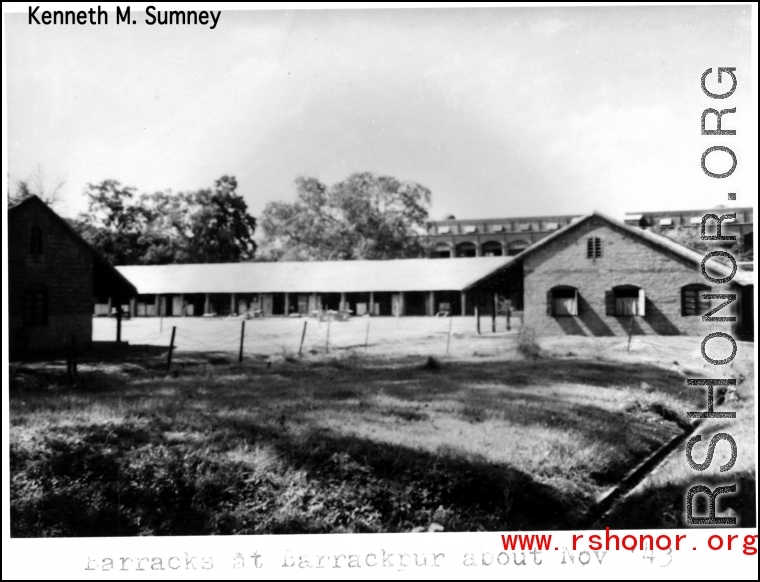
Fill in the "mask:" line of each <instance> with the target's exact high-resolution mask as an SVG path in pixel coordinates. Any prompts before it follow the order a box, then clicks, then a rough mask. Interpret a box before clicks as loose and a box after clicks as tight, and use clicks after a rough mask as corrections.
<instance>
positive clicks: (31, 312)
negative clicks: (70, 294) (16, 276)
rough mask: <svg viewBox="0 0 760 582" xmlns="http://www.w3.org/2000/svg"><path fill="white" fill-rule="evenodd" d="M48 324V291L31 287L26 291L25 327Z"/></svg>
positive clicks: (39, 286) (36, 286) (41, 287)
mask: <svg viewBox="0 0 760 582" xmlns="http://www.w3.org/2000/svg"><path fill="white" fill-rule="evenodd" d="M46 324H47V289H46V288H45V287H44V286H42V285H30V286H29V287H27V288H26V289H24V325H46Z"/></svg>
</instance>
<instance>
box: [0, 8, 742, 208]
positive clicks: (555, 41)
mask: <svg viewBox="0 0 760 582" xmlns="http://www.w3.org/2000/svg"><path fill="white" fill-rule="evenodd" d="M167 4H168V3H164V4H159V5H158V8H159V9H161V8H165V7H166V6H167ZM101 5H103V6H104V7H107V6H113V5H109V4H108V3H101ZM126 5H127V4H126V3H123V4H120V6H122V7H124V6H126ZM26 6H27V5H21V9H23V10H24V11H25V10H26ZM90 6H97V5H95V4H86V3H79V4H78V5H77V7H76V8H77V9H81V8H82V7H84V8H87V7H90ZM132 6H133V9H135V8H134V7H136V6H145V4H143V5H138V4H132ZM222 6H225V5H222ZM43 8H44V6H43ZM178 8H180V9H181V8H187V9H193V10H201V9H209V10H216V9H218V8H219V5H217V4H212V3H208V4H203V3H201V4H199V5H192V6H190V5H178V6H172V7H171V9H173V10H176V9H178ZM4 9H5V5H4ZM51 9H61V7H59V6H57V5H56V6H52V7H51ZM110 9H111V10H114V8H110ZM750 13H751V9H750V7H749V6H747V5H738V6H725V5H722V6H683V5H682V6H648V7H647V6H638V7H632V6H626V7H599V6H587V7H568V6H563V7H501V8H435V9H409V8H401V9H386V10H369V9H357V10H343V9H312V10H302V9H288V10H267V11H262V10H244V11H243V10H224V11H223V12H222V14H221V17H220V19H219V23H218V25H217V27H216V28H215V29H213V30H211V29H210V28H209V27H208V26H205V27H204V26H200V25H199V26H155V25H154V26H148V25H147V24H145V15H144V14H141V13H134V12H133V18H135V20H137V24H135V25H131V26H128V25H124V24H120V25H116V23H115V20H116V19H115V13H114V12H111V13H110V14H109V22H108V24H107V25H101V26H90V25H88V26H63V25H59V26H39V25H29V24H28V21H27V15H26V12H24V13H21V14H5V34H4V43H5V47H4V55H5V59H6V60H5V75H6V79H5V82H4V83H3V86H4V91H6V99H7V124H6V126H5V127H4V130H5V131H7V155H8V165H7V174H8V178H9V182H10V185H11V187H12V186H13V184H14V183H15V182H16V181H17V180H19V179H24V178H26V177H28V176H30V175H31V174H33V173H34V172H35V170H36V168H42V169H43V171H44V173H45V176H46V177H47V179H48V180H49V181H50V182H51V183H52V182H54V181H64V186H63V188H62V189H61V194H62V200H61V202H60V204H59V205H58V206H57V207H56V209H57V210H58V211H59V212H60V213H61V214H63V215H67V216H72V215H75V214H77V213H78V212H81V211H83V210H85V209H86V198H85V197H84V195H83V193H82V192H83V190H84V188H85V186H86V185H87V183H96V182H99V181H101V180H105V179H116V180H118V181H120V182H121V183H122V184H123V185H128V186H134V187H135V188H137V189H138V191H140V192H154V191H158V190H167V189H170V190H172V191H175V192H177V191H184V190H194V189H198V188H208V187H211V186H212V184H213V182H214V180H216V179H218V178H219V177H221V176H222V175H225V174H226V175H233V176H235V177H236V178H237V180H238V184H239V187H238V192H239V193H240V194H241V195H243V196H244V198H245V200H246V202H247V203H248V205H249V209H250V211H251V213H252V214H254V215H259V214H260V213H261V212H262V210H263V208H264V206H265V204H266V203H267V202H268V201H273V200H278V201H291V200H293V199H294V198H295V184H294V180H295V178H296V177H298V176H313V177H316V178H318V179H320V180H321V181H323V182H325V183H327V184H332V183H335V182H337V181H340V180H342V179H344V178H346V177H348V176H349V175H350V174H351V173H353V172H359V171H370V172H374V173H377V174H381V175H390V176H394V177H396V178H399V179H401V180H411V181H415V182H418V183H420V184H422V185H424V186H426V187H428V188H429V189H430V190H431V191H432V206H431V210H430V217H431V218H432V219H441V218H444V217H446V216H447V215H454V216H456V217H457V218H463V219H464V218H488V217H501V216H534V215H546V214H565V213H573V214H580V213H586V212H591V211H594V210H597V211H601V212H606V213H608V214H610V215H612V216H616V217H622V216H623V214H624V213H625V212H634V211H641V210H668V209H689V208H702V207H710V206H714V205H716V204H728V202H727V192H736V193H737V200H736V202H735V203H734V204H737V205H752V199H753V197H754V195H756V192H757V169H756V168H757V166H756V162H754V160H755V159H756V157H755V156H756V154H757V151H756V143H757V119H756V118H755V115H754V112H753V111H752V104H753V102H754V101H753V98H752V90H753V88H752V87H753V82H754V80H753V79H752V74H751V61H750V56H751V52H750V40H751V39H750V29H751V24H750ZM725 66H730V67H735V68H736V75H737V79H738V84H737V90H736V92H735V94H734V95H732V96H731V97H730V98H729V99H723V100H714V99H709V98H708V97H707V96H706V95H705V94H704V93H703V92H702V89H701V86H700V78H701V76H702V73H703V72H704V71H705V70H706V69H708V68H711V67H712V68H713V69H717V67H725ZM713 76H714V75H713ZM711 79H712V77H711ZM728 86H730V83H724V84H722V85H718V84H717V83H715V82H711V83H709V84H708V88H711V89H712V90H713V91H714V92H723V91H725V87H728ZM754 103H756V102H754ZM708 107H715V108H718V109H722V108H726V107H736V109H737V112H736V113H735V114H731V115H726V116H725V117H724V124H723V128H724V129H737V135H736V136H721V137H717V136H702V135H700V117H701V113H702V111H703V110H704V109H705V108H708ZM714 145H725V146H729V147H731V148H732V149H733V150H734V151H735V152H736V154H737V158H738V165H737V169H736V171H735V172H734V174H733V175H732V176H730V177H729V178H726V179H724V180H715V179H711V178H708V177H707V176H706V175H705V174H704V173H703V172H702V170H701V168H700V159H701V155H702V152H704V150H705V149H707V148H708V147H711V146H714ZM721 156H723V157H722V158H721ZM750 160H753V161H752V163H751V164H750V163H749V162H750ZM709 163H710V166H711V168H712V169H713V170H714V171H716V172H718V171H725V170H726V169H728V167H730V160H729V159H728V157H727V156H724V154H720V153H719V154H717V155H715V154H713V155H711V157H710V162H709ZM753 193H754V194H753Z"/></svg>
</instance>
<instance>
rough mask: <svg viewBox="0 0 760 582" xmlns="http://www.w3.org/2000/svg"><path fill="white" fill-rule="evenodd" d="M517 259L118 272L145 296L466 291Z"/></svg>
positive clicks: (246, 265) (161, 267) (183, 267)
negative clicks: (161, 294)
mask: <svg viewBox="0 0 760 582" xmlns="http://www.w3.org/2000/svg"><path fill="white" fill-rule="evenodd" d="M511 261H512V257H473V258H459V259H391V260H378V261H366V260H365V261H308V262H278V263H209V264H186V265H136V266H129V267H117V269H118V270H119V271H120V272H121V274H122V275H124V276H125V277H126V278H127V279H129V280H130V281H132V282H133V283H134V285H135V287H137V289H138V291H139V293H140V294H151V295H152V294H155V293H285V292H287V293H340V292H346V293H366V292H369V291H461V290H464V289H466V288H467V287H469V286H470V285H471V284H473V283H474V282H476V281H478V280H480V279H482V278H484V277H485V276H486V275H488V274H490V273H494V272H495V271H498V270H499V269H501V268H503V267H505V266H506V265H508V264H509V263H510V262H511Z"/></svg>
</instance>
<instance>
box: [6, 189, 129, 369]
mask: <svg viewBox="0 0 760 582" xmlns="http://www.w3.org/2000/svg"><path fill="white" fill-rule="evenodd" d="M135 293H136V291H135V288H134V286H132V284H131V283H129V281H127V280H126V279H125V278H124V277H123V276H122V275H121V274H119V272H118V271H117V270H116V269H114V268H113V267H112V266H111V265H110V264H109V263H108V262H107V261H106V260H105V259H103V258H102V257H101V256H100V255H99V254H98V253H97V252H96V251H95V250H94V249H93V248H92V247H91V246H90V245H89V244H88V243H87V242H85V241H84V240H83V239H82V238H81V237H80V236H79V235H78V234H77V233H76V232H75V231H74V230H73V229H72V228H71V227H70V226H69V225H68V224H67V223H66V221H65V220H63V219H62V218H61V217H60V216H58V215H57V214H56V213H55V212H53V210H51V209H50V208H49V207H48V206H47V205H46V204H45V203H44V202H42V201H41V200H40V199H39V198H38V197H36V196H31V197H29V198H26V199H24V200H23V201H21V202H19V203H18V204H15V205H13V206H11V207H10V208H9V210H8V313H9V348H10V353H11V355H12V356H16V355H20V354H23V353H25V352H29V351H37V350H55V349H60V348H62V347H64V346H65V345H67V343H68V342H71V341H72V338H74V341H76V343H77V345H78V346H83V347H86V346H88V345H89V344H90V342H91V341H92V316H93V305H94V297H95V296H96V295H100V296H109V297H113V298H114V299H116V300H118V301H122V302H125V303H126V302H128V301H129V299H130V298H131V297H132V295H134V294H135Z"/></svg>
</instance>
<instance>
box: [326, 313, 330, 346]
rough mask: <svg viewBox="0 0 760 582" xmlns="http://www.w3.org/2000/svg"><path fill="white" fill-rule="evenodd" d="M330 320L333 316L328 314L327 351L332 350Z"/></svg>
mask: <svg viewBox="0 0 760 582" xmlns="http://www.w3.org/2000/svg"><path fill="white" fill-rule="evenodd" d="M330 320H331V316H330V315H328V316H327V337H326V338H325V351H326V352H329V351H330Z"/></svg>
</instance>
